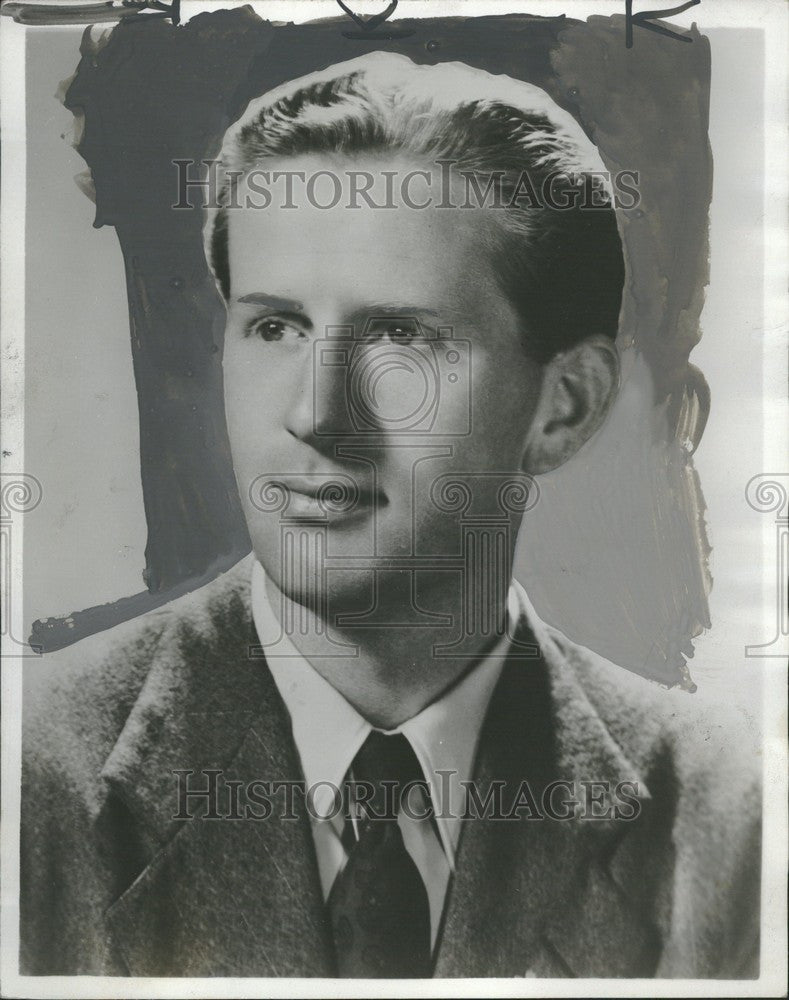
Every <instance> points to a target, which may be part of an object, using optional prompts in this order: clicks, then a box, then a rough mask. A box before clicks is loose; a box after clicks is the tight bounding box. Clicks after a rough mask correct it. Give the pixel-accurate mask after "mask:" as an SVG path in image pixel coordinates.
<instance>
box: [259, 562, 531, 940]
mask: <svg viewBox="0 0 789 1000" xmlns="http://www.w3.org/2000/svg"><path fill="white" fill-rule="evenodd" d="M521 603H522V602H521V598H520V587H519V586H518V585H517V584H516V583H514V582H513V585H512V586H511V588H510V593H509V602H508V612H509V615H510V620H511V621H517V618H518V615H519V612H520V608H521ZM252 614H253V619H254V622H255V629H256V631H257V634H258V638H259V640H260V643H261V645H262V646H263V648H264V652H265V655H266V662H267V663H268V666H269V668H270V670H271V673H272V676H273V677H274V682H275V684H276V685H277V688H278V690H279V693H280V695H281V696H282V700H283V701H284V703H285V706H286V708H287V710H288V712H289V714H290V718H291V725H292V729H293V739H294V742H295V744H296V749H297V751H298V753H299V757H300V759H301V766H302V770H303V772H304V779H305V782H306V785H307V788H310V787H312V786H316V785H318V783H320V782H325V783H327V784H323V785H320V786H319V787H317V788H316V789H315V793H314V799H313V801H314V809H313V812H315V813H316V814H318V816H319V817H320V816H327V817H330V818H326V819H320V818H318V819H316V818H314V817H313V818H312V819H311V824H312V833H313V839H314V842H315V851H316V855H317V860H318V869H319V872H320V878H321V885H322V888H323V895H324V898H325V899H328V896H329V892H330V890H331V887H332V884H333V882H334V879H335V878H336V876H337V874H338V872H339V871H340V870H341V869H342V867H343V866H344V864H345V861H346V860H347V855H346V852H345V849H344V848H343V845H342V840H341V837H342V832H343V826H344V817H343V814H342V811H340V812H339V813H338V814H337V815H335V816H331V813H332V812H333V809H332V805H333V804H334V801H335V794H334V789H335V788H340V787H341V786H342V783H343V781H344V779H345V777H346V775H347V772H348V769H349V767H350V766H351V763H352V761H353V759H354V757H355V756H356V753H357V751H358V750H359V749H360V747H361V746H362V744H363V743H364V741H365V739H366V738H367V735H368V734H369V733H370V732H371V731H372V729H373V728H375V727H373V726H372V725H371V724H370V723H369V722H368V721H367V720H366V719H365V718H364V717H363V716H362V715H360V714H359V712H357V710H356V709H355V708H354V707H353V706H352V705H351V704H350V703H349V702H348V701H346V699H345V698H344V697H343V696H342V695H341V694H340V692H339V691H337V690H336V689H335V688H334V687H332V685H331V684H330V683H329V682H328V681H327V680H325V678H323V677H322V676H321V675H320V674H319V673H318V671H317V670H315V668H314V667H313V666H311V664H310V663H309V662H308V661H307V660H306V659H305V658H304V657H303V656H302V655H301V654H300V653H299V652H298V650H297V649H296V647H295V646H294V644H293V643H292V642H291V640H290V639H289V638H288V637H287V636H286V635H285V634H284V631H283V629H282V627H281V626H280V623H279V619H278V617H277V616H276V615H275V613H274V610H273V608H272V607H271V603H270V601H269V597H268V593H267V588H266V575H265V571H264V570H263V567H262V566H261V565H260V563H259V562H258V561H257V560H256V561H255V563H254V566H253V570H252ZM508 646H509V640H508V638H507V636H506V635H505V636H503V637H502V639H501V640H500V641H499V642H498V643H497V644H496V646H495V647H494V648H493V649H492V650H491V651H490V652H489V653H488V654H487V656H485V657H484V658H483V659H482V660H481V661H480V662H479V663H478V664H477V665H476V666H475V667H474V668H473V669H472V670H471V671H470V672H469V673H468V674H467V675H466V676H465V677H463V678H462V679H461V680H460V681H459V682H458V683H457V684H454V685H453V686H452V687H451V688H450V689H449V690H448V691H447V692H446V693H445V694H444V695H443V696H442V697H440V698H438V699H437V700H436V701H434V702H432V703H431V704H430V705H428V706H427V707H426V708H424V709H423V710H422V711H421V712H419V713H418V714H417V715H415V716H413V717H412V718H410V719H408V720H407V721H406V722H403V723H402V724H401V725H399V726H397V727H396V728H395V729H392V730H381V731H382V732H387V733H402V734H403V735H404V736H405V737H406V738H407V739H408V741H409V743H410V744H411V746H412V747H413V750H414V752H415V754H416V757H417V759H418V761H419V764H420V766H421V768H422V771H423V772H424V776H425V781H426V782H427V784H428V787H429V788H430V795H431V799H432V804H433V808H434V812H435V819H436V823H435V827H434V825H433V824H432V823H428V822H423V821H420V820H418V819H415V818H412V817H410V816H408V815H407V814H406V813H405V812H403V811H401V812H400V814H399V817H398V822H399V824H400V828H401V830H402V833H403V840H404V843H405V846H406V849H407V850H408V853H409V854H410V855H411V857H412V858H413V860H414V863H415V864H416V867H417V869H418V870H419V873H420V875H421V876H422V880H423V882H424V883H425V888H426V890H427V895H428V901H429V905H430V926H431V937H432V946H433V947H434V946H435V943H436V938H437V935H438V928H439V926H440V923H441V915H442V912H443V909H444V900H445V898H446V892H447V888H448V885H449V880H450V877H451V874H452V872H453V871H454V867H455V851H456V848H457V844H458V839H459V837H460V829H461V816H462V814H463V810H464V808H465V791H464V787H463V785H462V784H461V782H462V781H470V780H471V779H472V778H473V767H474V759H475V756H476V750H477V744H478V742H479V736H480V730H481V727H482V721H483V719H484V716H485V712H486V710H487V707H488V702H489V701H490V697H491V695H492V693H493V689H494V687H495V686H496V682H497V681H498V679H499V675H500V673H501V670H502V667H503V664H504V657H505V655H506V652H507V649H508ZM414 791H415V792H417V789H415V790H414ZM409 802H413V810H412V811H413V812H416V813H419V812H420V811H421V806H420V805H418V804H417V802H415V801H414V798H411V797H409ZM436 829H437V830H438V835H439V838H437V837H436V833H435V830H436Z"/></svg>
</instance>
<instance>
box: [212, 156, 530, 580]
mask: <svg viewBox="0 0 789 1000" xmlns="http://www.w3.org/2000/svg"><path fill="white" fill-rule="evenodd" d="M327 166H329V167H332V166H333V169H334V172H335V173H336V175H337V176H338V177H340V179H341V182H342V185H343V197H342V199H341V200H340V203H339V204H338V205H337V207H335V208H332V209H322V208H319V207H317V206H316V205H315V204H314V203H311V201H312V202H314V201H315V200H316V199H315V198H313V199H312V200H311V199H309V198H308V197H307V193H306V187H305V185H304V184H303V183H299V182H298V181H296V182H295V183H294V188H293V197H292V203H293V204H294V205H295V208H289V209H286V208H283V207H279V206H280V205H281V199H280V201H279V202H278V201H277V197H278V196H277V195H276V194H275V198H274V202H273V203H272V205H271V206H270V207H268V208H265V209H260V208H257V209H256V208H241V209H231V210H229V211H228V218H229V264H230V278H231V282H230V283H231V289H230V301H229V302H228V321H227V330H226V336H225V349H224V384H225V402H226V410H227V422H228V430H229V435H230V443H231V447H232V453H233V463H234V468H235V473H236V478H237V481H238V486H239V492H240V496H241V501H242V504H243V505H244V509H245V514H246V518H247V522H248V525H249V531H250V536H251V539H252V545H253V548H254V551H255V553H256V555H257V557H258V558H259V559H260V561H261V563H262V564H263V566H264V567H265V569H266V571H267V573H268V574H269V576H270V577H271V578H272V579H273V580H274V582H275V583H276V584H277V585H278V586H279V587H280V589H282V590H283V591H285V592H286V593H288V594H289V596H291V597H294V598H296V599H299V598H300V597H301V598H303V597H304V593H303V590H304V587H308V586H309V584H307V583H305V579H304V571H305V568H306V569H307V575H310V574H311V573H312V571H313V570H314V568H315V560H316V558H322V557H323V556H321V557H316V556H315V553H316V551H318V549H321V547H323V550H322V551H323V555H325V556H326V557H328V562H329V563H330V566H331V570H332V571H331V573H330V574H329V578H328V579H329V581H330V582H329V583H328V585H327V586H328V587H329V588H330V589H331V590H332V592H333V593H347V594H350V592H351V591H352V590H356V592H357V593H358V592H359V589H360V588H362V590H364V589H368V588H369V586H370V580H371V573H370V567H371V566H387V565H388V566H391V567H392V568H403V567H405V566H407V565H409V560H413V559H420V557H425V558H426V562H425V561H420V562H419V563H418V565H419V567H420V568H421V569H423V570H424V569H426V568H429V567H430V566H431V565H432V566H434V568H435V569H439V568H441V566H442V563H441V560H442V558H445V559H448V560H449V562H447V563H446V568H451V565H450V564H452V565H455V566H456V565H457V557H458V555H460V554H461V552H462V544H463V543H462V537H461V534H460V531H461V527H462V526H461V520H462V518H463V516H466V517H469V516H474V517H479V516H480V515H483V516H486V517H490V516H493V515H495V516H498V518H499V520H501V516H502V507H501V504H500V499H499V489H500V487H501V484H502V482H503V477H504V476H505V475H506V474H508V473H509V474H512V473H515V474H517V473H518V470H519V468H520V462H521V457H522V451H523V444H524V440H525V437H526V433H527V430H528V427H529V423H530V420H531V417H532V415H533V412H534V408H535V405H536V401H537V395H538V390H539V385H540V369H539V366H538V365H537V364H535V363H534V362H532V361H530V360H529V359H528V358H527V356H526V354H525V352H524V349H523V347H522V337H521V329H520V320H519V318H518V317H517V316H516V314H515V311H514V309H513V308H512V306H511V305H510V303H509V301H508V299H507V298H506V297H505V296H504V295H503V293H502V292H501V291H500V289H499V286H498V284H497V282H496V279H495V274H494V272H493V267H492V263H491V259H490V250H489V247H490V245H491V241H492V240H493V239H494V238H497V237H498V234H497V232H496V230H495V228H494V227H495V226H496V225H497V224H496V222H495V220H494V219H493V218H491V215H492V214H494V213H495V212H496V211H497V210H496V209H490V208H485V209H480V208H474V209H472V210H467V211H464V210H460V209H454V208H452V209H440V208H438V207H435V205H431V207H428V208H425V209H423V210H415V209H413V208H409V207H407V206H406V205H404V204H402V203H401V202H400V200H399V196H398V195H397V193H396V194H395V203H396V205H397V207H396V208H394V209H381V208H375V207H371V206H369V205H367V204H365V203H364V200H363V199H361V205H360V207H358V208H349V207H347V206H348V179H347V173H346V172H347V171H348V170H351V169H355V170H369V171H370V172H372V173H373V174H378V175H380V171H381V170H382V169H386V170H394V171H397V172H398V176H399V177H402V176H403V175H405V174H406V173H407V172H408V171H409V170H413V169H424V167H425V165H424V164H422V163H413V162H411V161H410V160H407V161H402V162H398V161H396V160H395V161H391V160H387V161H386V162H383V161H382V160H380V159H374V158H372V157H371V158H370V159H369V160H361V159H360V160H354V161H353V163H351V162H349V161H348V162H346V161H344V160H337V161H335V162H334V163H333V164H332V163H329V164H327V162H326V160H325V159H321V160H318V159H317V158H312V157H304V158H298V159H296V158H294V159H290V160H284V159H283V160H279V161H269V162H267V164H266V169H267V170H269V171H272V172H273V171H276V170H291V171H297V170H299V171H304V172H305V174H306V176H307V177H308V178H309V177H310V175H311V173H314V172H316V171H318V170H321V169H323V170H325V169H326V168H327ZM394 187H395V191H396V192H397V189H398V184H397V183H396V184H395V186H394ZM437 189H438V181H437V179H435V178H434V182H433V186H432V190H433V191H436V190H437ZM315 190H316V191H317V192H319V193H318V196H317V200H321V201H323V203H325V202H326V195H325V189H321V188H316V189H315ZM416 191H417V188H416V186H414V187H412V190H411V197H412V198H413V199H414V200H416V201H419V200H421V199H422V191H421V190H420V191H419V194H417V193H416ZM375 200H376V201H378V202H380V201H381V200H382V199H381V198H379V197H376V198H375ZM434 201H436V202H438V201H439V199H438V198H434ZM480 474H483V475H480ZM447 476H449V479H447ZM450 481H456V482H459V483H465V484H467V489H468V490H469V491H470V493H469V496H468V497H467V500H468V502H466V500H463V501H461V502H458V500H459V494H457V492H455V493H453V492H452V490H451V487H450ZM272 483H274V484H282V486H284V488H285V491H284V492H285V493H286V494H287V496H288V498H289V502H288V505H287V507H286V508H285V509H284V510H283V509H282V505H281V504H280V503H277V502H276V501H277V498H278V492H279V494H280V495H282V491H281V490H279V491H278V487H277V486H272V485H271V484H272ZM328 483H336V484H339V487H340V490H341V491H342V490H345V491H347V496H348V498H349V501H350V505H348V504H346V505H343V502H342V500H340V502H339V503H338V504H335V505H333V504H332V494H331V492H329V493H328V495H327V497H326V498H325V499H324V500H321V499H319V497H318V495H317V494H318V492H319V490H320V488H321V487H322V486H325V485H326V484H328ZM335 499H336V496H335ZM337 508H338V509H337ZM464 512H465V514H464ZM504 519H505V521H507V523H508V524H509V525H510V527H511V528H514V529H515V530H517V522H518V521H519V518H518V517H517V515H512V514H510V515H509V516H508V515H507V514H506V513H505V514H504ZM283 529H284V533H283ZM513 534H514V532H513ZM294 539H295V541H294ZM512 541H513V542H514V538H513V539H512ZM387 559H388V560H389V562H388V563H387ZM393 560H396V561H393ZM298 565H301V570H298V571H294V569H293V568H294V566H298ZM413 565H414V566H415V567H416V566H417V563H416V562H413ZM288 567H290V568H288ZM433 575H434V576H435V574H433ZM441 576H442V574H438V576H437V578H438V579H440V578H441ZM313 586H314V585H313Z"/></svg>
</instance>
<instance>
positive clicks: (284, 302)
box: [237, 292, 304, 313]
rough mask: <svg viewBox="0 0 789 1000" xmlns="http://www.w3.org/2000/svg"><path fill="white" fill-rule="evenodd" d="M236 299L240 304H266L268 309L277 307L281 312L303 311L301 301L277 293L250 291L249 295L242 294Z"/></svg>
mask: <svg viewBox="0 0 789 1000" xmlns="http://www.w3.org/2000/svg"><path fill="white" fill-rule="evenodd" d="M237 301H238V302H240V303H241V304H242V305H253V306H268V307H269V308H270V309H279V310H281V311H282V312H290V313H300V312H304V304H303V303H302V302H297V301H296V300H295V299H283V298H280V296H279V295H267V294H266V293H265V292H250V293H249V295H242V296H241V298H239V299H237Z"/></svg>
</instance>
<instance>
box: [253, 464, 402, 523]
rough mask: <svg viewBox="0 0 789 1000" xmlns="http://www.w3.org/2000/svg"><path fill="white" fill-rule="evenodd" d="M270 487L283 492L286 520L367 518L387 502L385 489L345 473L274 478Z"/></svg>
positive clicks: (283, 511)
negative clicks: (362, 481)
mask: <svg viewBox="0 0 789 1000" xmlns="http://www.w3.org/2000/svg"><path fill="white" fill-rule="evenodd" d="M268 488H269V489H273V490H277V491H281V492H282V494H283V500H284V501H285V506H284V508H283V509H282V512H281V516H282V517H284V518H297V519H302V518H306V519H312V520H315V519H317V520H321V521H326V520H331V521H338V520H345V519H350V518H356V517H360V516H368V515H369V514H371V513H373V512H374V511H378V510H381V509H382V508H383V507H385V506H386V505H387V503H388V499H387V497H386V494H385V493H384V491H383V490H381V489H379V488H374V487H373V486H371V485H369V484H362V483H359V482H358V481H357V480H356V479H355V478H354V477H353V476H352V475H349V474H346V473H338V474H326V475H323V474H315V473H307V474H304V475H288V476H277V477H274V476H272V477H271V479H270V480H268Z"/></svg>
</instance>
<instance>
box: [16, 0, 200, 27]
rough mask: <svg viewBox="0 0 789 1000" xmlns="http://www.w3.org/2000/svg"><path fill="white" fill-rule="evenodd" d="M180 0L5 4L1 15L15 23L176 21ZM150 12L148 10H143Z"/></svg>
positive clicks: (178, 19) (109, 0)
mask: <svg viewBox="0 0 789 1000" xmlns="http://www.w3.org/2000/svg"><path fill="white" fill-rule="evenodd" d="M180 7H181V0H121V3H120V4H119V5H118V4H116V3H115V2H114V0H106V2H105V3H89V4H76V5H68V6H57V5H55V4H38V3H7V4H4V5H3V7H2V8H0V14H4V15H5V16H6V17H13V19H14V20H15V21H16V22H17V24H26V25H52V24H96V23H99V22H103V21H138V20H140V19H142V18H162V17H163V18H166V19H167V20H170V21H172V22H173V24H178V23H179V22H180V19H181V12H180ZM144 11H150V12H151V13H143V12H144Z"/></svg>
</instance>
